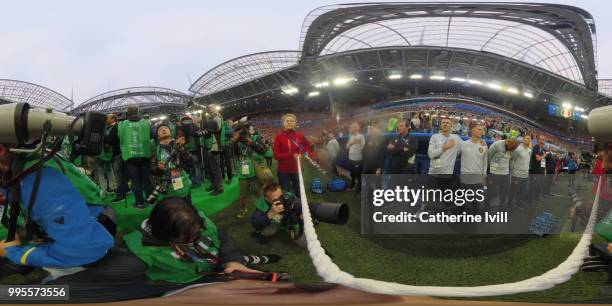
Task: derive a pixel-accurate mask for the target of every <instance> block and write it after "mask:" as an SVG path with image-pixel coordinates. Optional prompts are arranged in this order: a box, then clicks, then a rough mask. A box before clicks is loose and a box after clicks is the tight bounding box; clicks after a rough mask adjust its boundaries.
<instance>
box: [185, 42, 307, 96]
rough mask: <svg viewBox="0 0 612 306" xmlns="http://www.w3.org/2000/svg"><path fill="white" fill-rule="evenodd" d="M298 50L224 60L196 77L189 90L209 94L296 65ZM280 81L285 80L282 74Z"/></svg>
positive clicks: (199, 94)
mask: <svg viewBox="0 0 612 306" xmlns="http://www.w3.org/2000/svg"><path fill="white" fill-rule="evenodd" d="M299 57H300V51H288V50H282V51H271V52H260V53H254V54H249V55H245V56H241V57H237V58H235V59H232V60H229V61H227V62H224V63H222V64H220V65H218V66H216V67H214V68H213V69H211V70H209V71H208V72H206V73H204V74H203V75H202V76H201V77H200V78H198V79H197V80H196V81H195V83H193V84H192V85H191V87H190V88H189V91H191V92H193V93H194V94H196V95H197V96H203V95H210V94H213V93H216V92H219V91H221V90H224V89H227V88H231V87H234V86H236V85H239V84H243V83H246V82H248V81H251V80H254V79H258V78H261V77H263V76H266V75H270V74H273V73H275V72H278V71H281V70H285V69H287V68H291V67H295V66H297V65H298V61H299ZM279 78H281V80H280V81H283V82H284V81H285V80H284V79H283V78H282V76H280V75H279Z"/></svg>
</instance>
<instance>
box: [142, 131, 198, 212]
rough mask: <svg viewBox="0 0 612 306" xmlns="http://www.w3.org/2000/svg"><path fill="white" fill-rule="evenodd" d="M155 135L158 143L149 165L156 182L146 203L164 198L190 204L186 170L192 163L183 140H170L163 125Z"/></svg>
mask: <svg viewBox="0 0 612 306" xmlns="http://www.w3.org/2000/svg"><path fill="white" fill-rule="evenodd" d="M156 134H157V140H158V143H157V145H156V147H155V151H154V152H153V153H154V154H153V156H152V158H151V164H152V168H153V173H154V174H155V176H156V177H157V178H158V182H157V185H156V186H155V190H154V191H153V193H152V194H151V195H150V196H149V197H148V198H147V203H153V202H155V200H156V199H159V200H161V199H163V198H166V197H180V198H183V199H184V200H185V202H187V203H189V204H191V179H190V178H189V175H188V174H187V171H186V169H187V168H188V167H189V166H190V165H191V164H192V163H193V158H192V156H191V155H190V154H189V152H187V150H186V149H185V146H184V144H185V138H184V137H179V138H178V139H177V140H176V141H175V140H174V139H172V132H171V131H170V128H169V127H168V126H167V125H165V124H161V125H159V126H158V127H157V131H156Z"/></svg>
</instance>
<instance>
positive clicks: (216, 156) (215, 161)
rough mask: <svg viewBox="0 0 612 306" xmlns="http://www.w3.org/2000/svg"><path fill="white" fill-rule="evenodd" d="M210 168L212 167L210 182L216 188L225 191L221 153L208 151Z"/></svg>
mask: <svg viewBox="0 0 612 306" xmlns="http://www.w3.org/2000/svg"><path fill="white" fill-rule="evenodd" d="M207 160H208V168H209V169H210V182H211V183H212V186H213V187H214V188H215V190H221V191H223V175H222V174H221V153H220V152H208V158H207Z"/></svg>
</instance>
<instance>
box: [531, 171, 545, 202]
mask: <svg viewBox="0 0 612 306" xmlns="http://www.w3.org/2000/svg"><path fill="white" fill-rule="evenodd" d="M544 179H545V178H544V173H529V198H528V201H529V202H531V201H532V200H537V199H539V198H540V197H541V196H542V193H543V188H544Z"/></svg>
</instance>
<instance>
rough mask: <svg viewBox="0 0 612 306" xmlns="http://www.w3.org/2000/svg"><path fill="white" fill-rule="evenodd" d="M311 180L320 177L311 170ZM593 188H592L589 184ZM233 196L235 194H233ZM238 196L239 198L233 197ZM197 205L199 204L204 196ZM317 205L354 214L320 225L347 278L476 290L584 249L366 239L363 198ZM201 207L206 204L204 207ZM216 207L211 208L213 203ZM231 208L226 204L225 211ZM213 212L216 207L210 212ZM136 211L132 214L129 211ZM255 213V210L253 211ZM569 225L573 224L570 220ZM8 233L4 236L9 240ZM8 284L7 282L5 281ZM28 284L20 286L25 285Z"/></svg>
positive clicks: (304, 258)
mask: <svg viewBox="0 0 612 306" xmlns="http://www.w3.org/2000/svg"><path fill="white" fill-rule="evenodd" d="M304 176H305V181H306V182H309V181H310V179H311V178H312V177H314V176H319V177H321V178H322V179H323V182H325V181H326V178H325V177H324V176H322V175H319V174H317V173H316V170H315V169H314V168H312V167H310V166H309V165H306V164H305V165H304ZM565 184H566V181H565V179H562V180H560V181H559V182H558V183H557V185H556V187H555V188H554V190H553V193H558V194H564V193H565V192H566V188H564V187H565V186H566V185H565ZM584 184H586V183H584ZM230 190H231V189H228V191H230ZM228 193H234V195H236V193H237V191H233V192H232V191H230V192H228ZM581 193H582V198H583V200H584V201H585V202H588V201H589V200H592V195H590V194H589V193H590V186H588V185H587V187H586V188H583V189H582V192H581ZM194 198H198V196H197V195H195V196H194ZM308 199H309V201H310V202H317V201H322V200H326V201H330V202H345V203H347V204H349V205H350V207H351V217H350V220H349V222H348V224H347V225H345V226H338V225H329V224H319V225H318V226H317V227H316V230H317V234H318V236H319V239H320V241H321V243H322V245H323V246H324V247H325V248H326V250H328V251H329V253H331V255H332V256H333V258H332V260H333V261H334V262H335V263H336V264H337V265H338V266H339V267H340V268H341V269H342V270H344V271H346V272H349V273H351V274H353V275H355V276H358V277H364V278H372V279H378V280H384V281H393V282H399V283H403V284H410V285H434V286H476V285H490V284H499V283H506V282H513V281H519V280H523V279H526V278H529V277H533V276H537V275H540V274H542V273H544V272H545V271H548V270H550V269H552V268H554V267H555V266H557V265H558V264H559V263H561V262H562V261H563V260H565V258H566V257H567V256H568V255H569V254H570V252H571V251H572V250H573V249H574V247H575V246H576V243H577V241H578V239H579V238H580V235H579V234H571V233H570V234H562V235H552V236H547V237H544V238H540V237H535V236H525V235H523V236H511V235H504V236H477V237H473V236H452V237H448V236H410V235H377V236H364V235H361V234H359V222H360V220H359V211H360V207H359V205H360V203H359V197H358V196H355V195H354V194H353V193H352V192H339V193H330V192H326V193H325V194H323V195H318V194H311V193H308ZM197 202H200V201H197ZM206 202H209V201H206ZM230 202H231V201H229V202H225V205H226V204H227V203H230ZM549 202H550V203H546V206H547V209H553V210H559V211H564V210H565V211H567V207H565V206H563V205H559V203H552V201H549ZM214 205H215V207H217V208H220V209H222V210H220V211H218V212H217V213H214V212H212V213H211V212H210V211H208V212H209V213H211V214H213V215H212V219H213V220H214V221H215V222H216V223H217V225H218V226H219V227H220V228H223V229H225V230H226V231H227V232H228V233H229V234H230V236H231V237H232V238H233V240H234V242H235V244H236V246H237V248H238V249H239V250H240V251H241V252H242V253H244V254H279V255H281V256H282V257H283V259H282V260H281V261H280V262H279V263H276V264H271V265H266V266H264V267H262V268H263V269H266V270H271V271H272V270H274V271H286V272H289V273H290V274H291V275H292V277H293V279H294V281H296V282H313V281H320V280H321V279H320V278H319V276H318V275H317V274H316V271H315V268H314V266H313V265H312V261H311V260H310V257H309V256H308V253H307V251H306V250H304V249H301V248H299V247H298V246H296V245H294V244H293V243H292V242H291V241H290V240H289V238H288V237H287V236H285V235H283V234H282V233H279V235H278V236H277V237H275V239H274V240H273V241H272V242H271V243H269V244H267V245H261V244H258V243H256V242H254V241H253V239H251V237H250V232H251V227H250V224H249V220H248V218H245V219H236V218H235V217H234V216H235V214H236V213H237V212H238V210H239V207H238V205H237V204H234V205H230V206H228V207H227V208H225V209H223V207H224V206H225V205H221V204H218V203H215V204H214ZM208 207H209V208H210V207H211V206H208ZM127 209H130V208H127ZM250 209H251V212H252V210H253V209H254V208H253V207H250ZM562 221H565V220H562ZM2 230H3V229H2V228H0V237H1V236H2ZM606 279H607V276H606V274H605V273H585V272H579V273H577V274H575V275H574V276H573V277H572V279H571V280H570V281H568V282H566V283H564V284H561V285H559V286H556V287H554V288H552V289H549V290H544V291H539V292H533V293H525V294H517V295H510V296H498V297H486V298H481V299H482V300H502V301H523V302H578V301H590V300H600V299H610V298H612V297H611V296H607V295H604V294H602V293H601V291H600V288H601V285H603V284H604V283H605V281H606ZM4 281H5V280H2V282H4ZM19 281H20V280H19V279H17V280H12V282H19Z"/></svg>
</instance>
